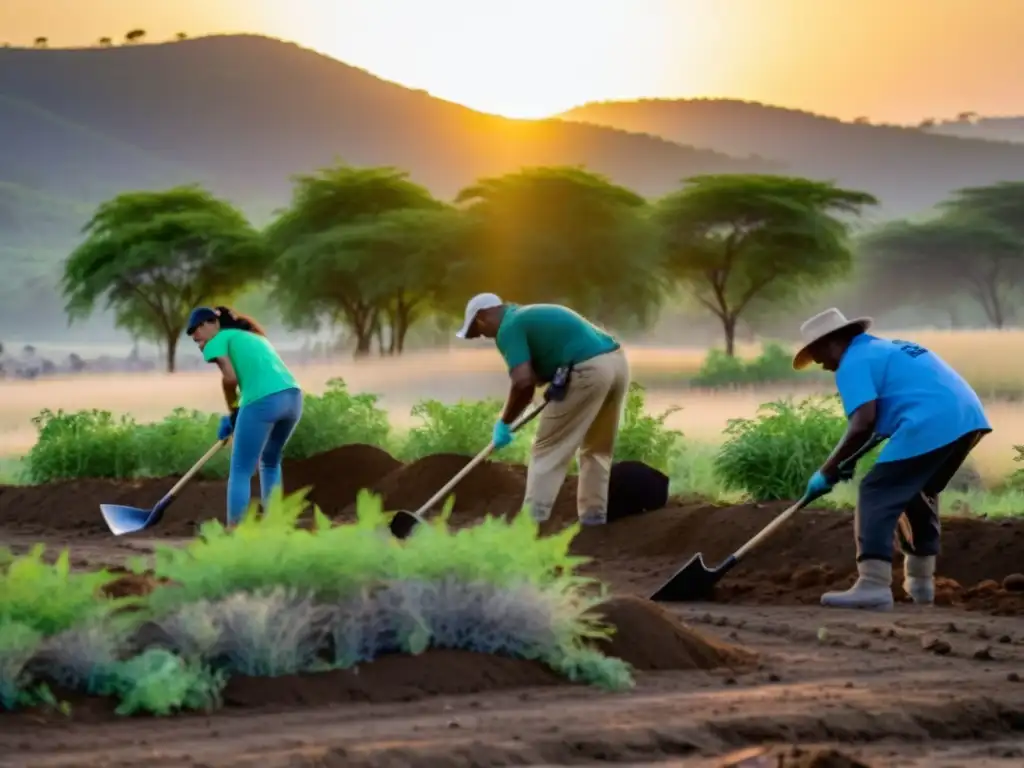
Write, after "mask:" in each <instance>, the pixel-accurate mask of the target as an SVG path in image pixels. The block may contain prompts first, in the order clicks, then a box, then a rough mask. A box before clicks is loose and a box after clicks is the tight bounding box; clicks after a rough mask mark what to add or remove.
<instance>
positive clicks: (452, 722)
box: [448, 720, 462, 728]
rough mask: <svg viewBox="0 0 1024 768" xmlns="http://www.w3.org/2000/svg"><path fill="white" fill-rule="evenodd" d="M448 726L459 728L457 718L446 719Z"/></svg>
mask: <svg viewBox="0 0 1024 768" xmlns="http://www.w3.org/2000/svg"><path fill="white" fill-rule="evenodd" d="M448 727H449V728H461V727H462V726H461V725H459V721H458V720H449V721H448Z"/></svg>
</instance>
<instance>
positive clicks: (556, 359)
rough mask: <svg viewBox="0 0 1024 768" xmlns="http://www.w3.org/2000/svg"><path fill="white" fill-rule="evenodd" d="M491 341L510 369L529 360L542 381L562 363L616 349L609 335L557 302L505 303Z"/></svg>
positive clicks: (549, 376)
mask: <svg viewBox="0 0 1024 768" xmlns="http://www.w3.org/2000/svg"><path fill="white" fill-rule="evenodd" d="M495 343H496V344H497V346H498V351H499V352H501V355H502V357H504V358H505V363H506V364H507V365H508V369H509V370H510V371H511V370H512V369H513V368H515V367H516V366H517V365H522V364H523V363H526V362H529V363H532V364H533V370H534V372H535V373H536V374H537V378H538V379H539V380H540V381H543V382H548V381H551V379H552V377H553V376H554V375H555V371H556V370H557V369H558V368H559V367H561V366H563V365H569V364H570V363H577V364H578V363H582V362H583V361H584V360H589V359H590V358H592V357H597V356H598V355H602V354H604V353H605V352H611V351H613V350H616V349H618V348H619V342H617V341H616V340H615V339H614V338H613V337H612V336H610V335H609V334H607V333H605V332H604V331H602V330H601V329H600V328H598V327H597V326H596V325H594V324H593V323H591V322H590V321H589V320H587V319H586V318H585V317H582V316H581V315H579V314H577V313H576V312H573V311H572V310H571V309H569V308H568V307H562V306H559V305H557V304H528V305H526V306H522V307H520V306H518V305H516V304H509V305H508V306H507V307H506V308H505V314H504V315H503V316H502V318H501V325H500V326H499V327H498V336H497V338H496V339H495Z"/></svg>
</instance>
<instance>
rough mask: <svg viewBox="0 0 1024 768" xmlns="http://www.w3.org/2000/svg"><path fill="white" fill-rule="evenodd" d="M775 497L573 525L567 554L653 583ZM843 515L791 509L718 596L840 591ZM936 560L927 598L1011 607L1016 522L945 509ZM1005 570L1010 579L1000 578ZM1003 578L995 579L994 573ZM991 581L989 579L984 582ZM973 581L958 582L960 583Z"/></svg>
mask: <svg viewBox="0 0 1024 768" xmlns="http://www.w3.org/2000/svg"><path fill="white" fill-rule="evenodd" d="M786 506H787V504H786V503H785V502H779V503H772V504H763V505H760V504H758V505H754V504H752V505H743V506H734V507H718V506H713V505H707V504H703V505H693V506H689V507H678V506H676V507H667V508H665V509H661V510H655V511H653V512H648V513H646V514H644V515H642V516H639V517H633V518H627V519H624V520H621V521H617V522H616V523H614V524H612V525H608V526H604V527H601V528H595V529H586V530H583V531H582V532H581V533H580V535H579V536H578V537H577V538H576V539H575V540H574V542H573V546H572V550H573V553H574V554H579V555H584V556H587V557H591V558H594V559H595V563H594V564H593V565H592V566H591V567H590V568H589V570H590V571H591V572H592V573H594V574H595V575H602V574H606V573H609V572H610V571H609V570H606V569H605V567H604V566H603V565H602V562H603V561H604V562H610V563H614V564H615V567H616V568H618V569H619V572H621V571H622V570H628V579H629V581H631V582H633V583H635V584H636V585H637V586H638V588H639V589H641V590H643V591H646V590H648V589H649V590H651V591H653V590H654V589H655V588H657V586H659V585H660V584H661V583H662V582H663V581H665V580H666V579H668V578H669V577H670V576H671V575H672V574H673V573H675V571H676V570H677V569H678V568H680V567H681V566H682V565H683V564H684V563H685V562H686V561H687V560H688V559H689V558H690V557H691V556H692V555H694V554H696V553H697V552H701V553H702V554H703V555H704V561H705V563H707V564H709V565H714V564H717V563H719V562H721V561H722V560H724V559H725V558H726V557H728V556H729V555H730V554H732V553H733V552H735V551H736V550H737V549H738V548H739V547H740V546H742V545H743V544H744V543H746V542H747V541H749V540H750V538H751V537H753V536H754V535H755V534H756V533H758V531H760V530H761V529H762V528H763V527H764V526H765V525H767V524H768V523H769V522H770V521H771V520H772V519H773V518H774V517H775V516H777V515H778V514H779V513H780V512H782V511H783V510H784V509H785V508H786ZM853 537H854V533H853V518H852V516H851V515H849V514H846V513H841V512H830V511H816V510H811V511H805V512H801V513H799V514H797V515H794V516H793V517H792V518H790V520H789V521H788V522H787V523H786V524H785V525H784V526H782V527H781V528H780V529H779V530H778V531H776V532H775V533H774V534H773V535H772V537H771V538H770V539H769V540H768V541H766V542H764V543H763V544H762V545H761V546H760V547H759V548H757V549H755V550H754V551H753V552H751V553H750V554H749V555H748V556H747V557H746V558H745V559H744V560H743V561H742V562H741V563H740V564H739V565H737V566H736V568H735V570H733V571H731V572H730V573H729V574H728V575H727V576H726V577H725V578H724V579H723V580H722V581H721V582H720V583H719V585H718V587H717V589H716V592H715V596H714V599H715V600H716V601H718V602H745V603H757V604H766V605H773V604H780V605H781V604H817V603H818V601H819V599H820V597H821V593H822V592H823V591H828V590H831V589H845V588H846V587H848V586H850V585H851V584H852V583H853V581H854V579H855V578H856V562H855V555H856V551H855V544H854V538H853ZM942 548H943V551H942V553H941V554H940V556H939V560H938V573H939V577H940V578H939V580H938V582H937V587H938V595H937V601H938V602H940V604H946V605H955V606H959V607H963V608H968V609H975V608H976V609H979V610H986V611H994V612H998V613H1003V614H1005V615H1017V614H1018V613H1020V612H1022V611H1024V594H1022V593H1020V592H1015V591H1013V589H1014V588H1015V587H1016V586H1017V581H1016V579H1014V578H1012V575H1013V574H1017V573H1018V572H1019V571H1020V552H1021V551H1024V520H1001V521H998V522H994V521H988V520H980V519H977V518H963V517H945V518H943V533H942ZM893 562H894V566H895V567H894V569H893V588H894V592H895V594H896V596H897V597H898V598H899V597H902V590H901V587H900V584H901V582H902V580H903V571H902V565H903V562H902V557H901V556H899V555H897V556H896V557H894V560H893ZM1007 577H1011V578H1008V579H1007ZM1003 579H1007V582H1006V584H1005V585H1003V586H1000V583H999V582H1000V581H1002V580H1003ZM989 580H994V581H993V582H992V583H987V582H988V581H989ZM972 584H973V585H977V586H975V587H963V586H961V585H972Z"/></svg>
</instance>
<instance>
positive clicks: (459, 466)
mask: <svg viewBox="0 0 1024 768" xmlns="http://www.w3.org/2000/svg"><path fill="white" fill-rule="evenodd" d="M470 461H472V457H469V456H461V455H459V454H453V453H438V454H434V455H432V456H425V457H424V458H422V459H419V460H417V461H414V462H413V463H411V464H408V465H405V466H400V467H398V468H396V469H395V470H394V471H392V472H391V473H389V474H388V475H386V476H384V477H382V478H381V479H380V480H378V481H377V482H374V483H373V484H372V485H371V490H372V491H373V492H374V493H377V494H380V495H381V496H382V497H383V498H384V508H385V509H389V510H399V509H404V510H408V511H414V510H417V509H419V508H420V507H421V506H422V505H423V504H425V503H426V502H427V501H428V500H429V499H430V498H431V497H432V496H433V495H434V494H436V493H437V492H438V491H439V490H441V488H443V487H444V486H445V484H447V483H448V481H450V480H451V479H452V478H453V477H455V475H457V474H458V473H459V472H461V471H462V470H463V469H464V468H465V467H466V465H467V464H469V462H470ZM525 491H526V468H525V467H523V466H521V465H517V464H507V463H504V462H496V461H484V462H482V463H480V464H479V465H477V466H476V467H474V468H473V469H472V470H470V472H469V474H467V475H466V476H465V477H464V478H463V479H462V480H460V481H459V484H458V485H457V486H456V487H455V489H454V490H453V491H452V492H451V494H450V495H451V496H452V497H453V498H454V501H455V504H454V506H453V508H452V516H451V523H452V524H453V525H456V526H458V525H467V524H470V523H473V522H476V521H478V520H479V519H480V518H482V517H483V516H485V515H495V516H499V517H507V516H510V515H514V514H516V513H517V512H519V510H520V509H521V508H522V506H523V495H524V493H525ZM443 506H444V500H442V501H440V502H439V503H438V504H437V506H436V507H435V508H434V509H433V511H434V512H435V513H436V512H439V511H440V510H441V508H442V507H443ZM352 512H353V509H352V508H351V507H350V508H349V509H347V510H345V512H344V513H343V515H342V516H343V517H346V516H348V515H350V514H352ZM575 520H576V479H575V478H566V480H565V482H564V483H563V485H562V488H561V490H560V491H559V494H558V500H557V502H556V505H555V509H554V510H553V511H552V515H551V519H550V520H549V521H548V523H547V526H548V527H553V528H556V529H558V528H563V527H564V526H565V525H566V524H568V523H570V522H574V521H575Z"/></svg>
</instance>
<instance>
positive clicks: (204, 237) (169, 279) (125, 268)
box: [61, 186, 268, 371]
mask: <svg viewBox="0 0 1024 768" xmlns="http://www.w3.org/2000/svg"><path fill="white" fill-rule="evenodd" d="M84 234H85V240H84V242H83V243H82V244H81V245H79V246H78V248H76V249H75V250H74V252H73V253H72V254H71V255H70V256H69V257H68V259H67V261H66V262H65V265H64V274H63V278H62V282H61V286H62V289H63V293H64V297H65V299H66V301H67V304H66V310H67V313H68V319H69V321H70V322H73V321H74V320H76V319H81V318H84V317H87V316H88V315H90V314H91V313H92V312H93V311H94V309H95V307H96V304H97V302H99V301H101V300H104V299H105V301H106V306H107V308H109V309H112V310H113V311H114V317H115V322H116V324H117V325H118V327H120V328H123V329H125V330H128V331H130V332H132V333H133V335H136V336H137V337H140V338H149V339H151V340H154V341H157V342H161V343H163V344H164V345H165V350H166V354H167V370H168V371H173V370H174V366H175V356H176V351H177V345H178V342H179V341H180V339H181V336H182V334H183V333H184V331H185V324H186V322H187V321H188V315H189V312H191V310H192V309H193V308H194V307H195V306H197V305H200V304H209V303H212V302H214V301H218V300H227V299H228V298H230V297H231V296H233V295H235V294H236V293H238V292H239V291H241V290H242V289H244V288H245V286H246V285H247V284H248V283H250V282H251V281H253V280H256V279H258V278H259V277H261V276H262V275H263V274H264V272H265V270H266V267H267V264H268V252H267V250H266V248H265V247H264V243H263V240H262V238H261V237H260V236H259V233H258V232H256V231H255V230H254V229H253V228H252V227H251V226H250V224H249V223H248V221H246V219H245V217H244V216H243V215H242V214H241V213H240V212H239V211H238V210H237V209H236V208H234V207H233V206H232V205H230V204H229V203H227V202H225V201H223V200H219V199H217V198H215V197H213V196H212V195H210V194H209V193H208V192H206V191H204V190H202V189H200V188H198V187H191V186H188V187H176V188H173V189H170V190H166V191H161V192H130V193H126V194H123V195H119V196H117V197H115V198H114V199H112V200H110V201H108V202H106V203H104V204H103V205H101V206H100V207H99V208H98V209H97V211H96V213H95V214H94V215H93V217H92V219H91V220H90V221H89V222H88V223H87V224H86V226H85V228H84Z"/></svg>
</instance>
